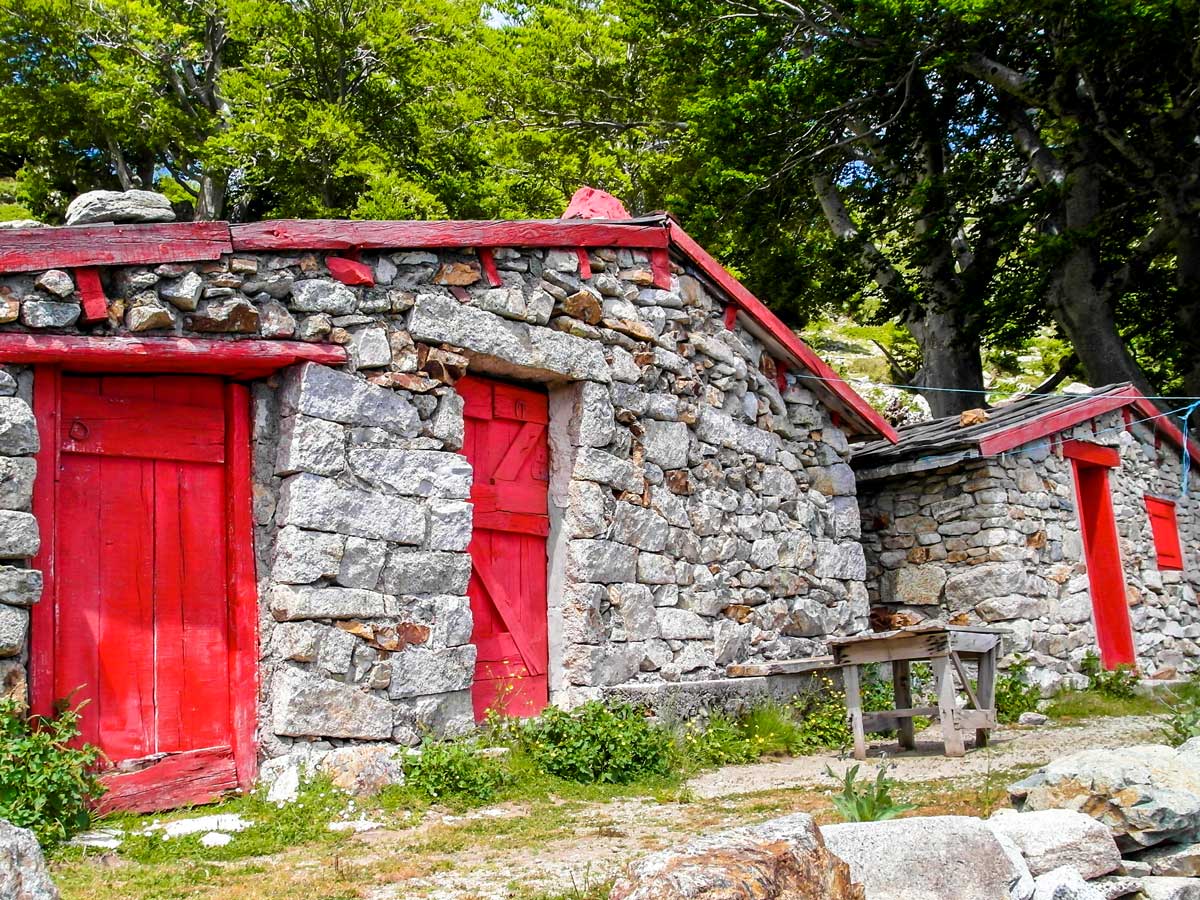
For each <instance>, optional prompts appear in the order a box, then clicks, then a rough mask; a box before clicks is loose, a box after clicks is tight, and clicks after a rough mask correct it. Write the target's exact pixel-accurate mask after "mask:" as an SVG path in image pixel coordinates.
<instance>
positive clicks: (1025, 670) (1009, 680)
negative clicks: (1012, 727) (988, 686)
mask: <svg viewBox="0 0 1200 900" xmlns="http://www.w3.org/2000/svg"><path fill="white" fill-rule="evenodd" d="M1041 696H1042V694H1041V691H1040V690H1039V689H1038V686H1037V685H1036V684H1030V683H1029V663H1027V662H1025V660H1024V659H1022V658H1017V659H1016V660H1014V661H1013V662H1012V663H1010V664H1009V666H1008V668H1007V669H1006V670H1005V671H1003V672H1000V673H999V674H998V675H997V676H996V718H997V719H999V720H1000V721H1001V722H1004V723H1011V722H1015V721H1017V719H1019V718H1021V713H1026V712H1034V711H1035V710H1036V709H1037V705H1038V701H1039V700H1040V699H1041Z"/></svg>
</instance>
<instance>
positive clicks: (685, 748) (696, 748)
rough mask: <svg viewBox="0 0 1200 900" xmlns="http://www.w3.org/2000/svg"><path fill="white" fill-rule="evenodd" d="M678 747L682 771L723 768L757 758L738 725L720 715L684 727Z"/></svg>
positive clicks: (715, 714)
mask: <svg viewBox="0 0 1200 900" xmlns="http://www.w3.org/2000/svg"><path fill="white" fill-rule="evenodd" d="M679 745H680V746H679V750H680V756H681V758H682V763H683V766H684V767H685V768H704V767H705V766H726V765H732V764H736V763H746V762H753V761H754V760H755V759H757V758H758V754H757V753H756V752H755V750H754V748H753V747H752V746H751V745H750V742H749V741H747V740H746V734H745V732H744V731H743V730H742V729H741V728H740V727H739V724H738V722H737V721H736V720H734V719H732V718H730V717H729V716H726V715H723V714H721V713H713V714H712V715H710V716H709V718H708V721H707V722H700V721H698V720H693V721H690V722H688V723H687V724H685V725H684V726H683V727H682V729H681V730H680V734H679Z"/></svg>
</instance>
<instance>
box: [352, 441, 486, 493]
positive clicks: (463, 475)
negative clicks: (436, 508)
mask: <svg viewBox="0 0 1200 900" xmlns="http://www.w3.org/2000/svg"><path fill="white" fill-rule="evenodd" d="M349 458H350V470H351V471H352V472H353V473H354V474H355V475H357V476H358V477H359V478H361V479H363V480H364V481H366V482H367V483H368V484H370V485H372V486H373V487H377V488H379V489H380V490H383V491H386V492H387V493H393V494H407V495H411V496H415V497H446V498H450V499H464V500H465V499H466V498H467V497H470V496H471V480H472V472H471V464H470V463H469V462H467V458H466V457H465V456H463V455H461V454H459V453H447V452H444V451H441V450H395V449H364V450H351V451H350V454H349Z"/></svg>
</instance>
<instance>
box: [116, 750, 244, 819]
mask: <svg viewBox="0 0 1200 900" xmlns="http://www.w3.org/2000/svg"><path fill="white" fill-rule="evenodd" d="M101 780H102V781H103V783H104V785H105V787H106V788H107V789H108V790H107V792H106V793H105V794H104V796H103V797H101V798H100V802H99V803H98V804H97V811H98V812H99V813H101V814H104V813H109V812H114V811H116V810H125V811H127V812H135V813H147V812H156V811H159V810H167V809H177V808H179V807H181V806H192V805H194V804H198V803H209V802H211V801H213V800H216V799H217V798H219V797H220V796H221V795H222V794H224V793H225V792H226V791H232V790H235V789H236V788H237V787H238V778H237V766H236V764H235V762H234V758H233V751H232V750H231V749H230V748H229V747H210V748H206V749H203V750H192V751H190V752H186V753H172V754H170V755H168V756H166V757H163V758H161V759H157V760H155V761H153V762H151V763H150V764H149V765H147V766H145V767H144V768H142V769H139V770H138V771H136V772H109V773H106V774H105V775H103V776H102V778H101Z"/></svg>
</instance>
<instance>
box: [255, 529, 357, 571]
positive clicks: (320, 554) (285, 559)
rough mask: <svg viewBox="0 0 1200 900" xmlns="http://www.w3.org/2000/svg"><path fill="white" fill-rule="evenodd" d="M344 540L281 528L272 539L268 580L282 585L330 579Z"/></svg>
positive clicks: (328, 534) (323, 532) (321, 534)
mask: <svg viewBox="0 0 1200 900" xmlns="http://www.w3.org/2000/svg"><path fill="white" fill-rule="evenodd" d="M345 540H346V539H345V538H344V537H343V536H342V535H340V534H330V533H328V532H325V531H305V530H304V529H301V528H296V527H294V526H290V525H289V526H287V527H286V528H281V529H280V530H279V534H278V536H277V537H276V539H275V559H274V562H273V564H272V566H271V578H272V580H274V581H278V582H283V583H285V584H311V583H312V582H314V581H317V580H318V579H320V578H332V577H333V576H334V575H336V574H337V573H338V568H339V566H340V565H341V561H342V548H343V546H344V545H345Z"/></svg>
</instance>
